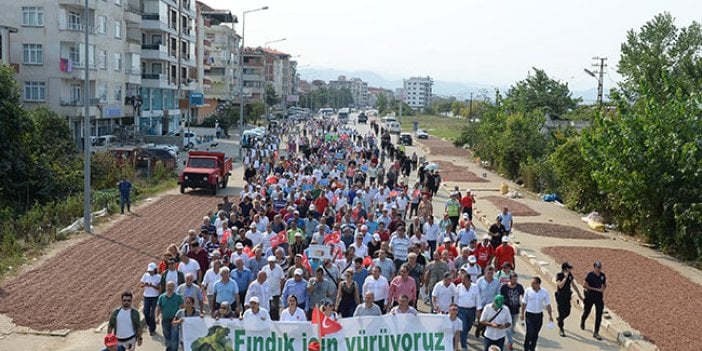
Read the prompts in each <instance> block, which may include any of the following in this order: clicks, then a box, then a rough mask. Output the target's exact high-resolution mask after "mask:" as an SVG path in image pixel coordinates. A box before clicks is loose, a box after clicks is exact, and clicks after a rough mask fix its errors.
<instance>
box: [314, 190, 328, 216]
mask: <svg viewBox="0 0 702 351" xmlns="http://www.w3.org/2000/svg"><path fill="white" fill-rule="evenodd" d="M328 205H329V200H328V199H327V197H326V196H324V194H320V195H319V197H318V198H317V200H315V201H314V206H315V208H316V210H317V212H319V213H324V210H326V209H327V206H328Z"/></svg>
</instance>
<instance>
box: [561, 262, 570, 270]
mask: <svg viewBox="0 0 702 351" xmlns="http://www.w3.org/2000/svg"><path fill="white" fill-rule="evenodd" d="M572 268H573V266H572V265H571V264H570V263H569V262H567V261H566V262H563V263H562V264H561V269H572Z"/></svg>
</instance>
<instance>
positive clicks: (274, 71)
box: [262, 48, 293, 101]
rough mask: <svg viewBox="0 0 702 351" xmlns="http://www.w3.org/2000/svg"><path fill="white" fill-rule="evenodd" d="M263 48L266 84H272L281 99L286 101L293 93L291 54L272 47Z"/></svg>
mask: <svg viewBox="0 0 702 351" xmlns="http://www.w3.org/2000/svg"><path fill="white" fill-rule="evenodd" d="M262 50H263V53H264V57H265V61H264V62H265V68H264V72H265V78H266V85H268V84H271V85H272V86H273V89H275V92H276V94H278V97H279V98H280V99H281V101H285V100H286V98H287V96H288V95H291V94H292V89H291V88H292V83H293V81H292V80H293V79H292V72H293V68H292V67H291V61H290V55H289V54H286V53H284V52H280V51H278V50H274V49H270V48H265V49H262ZM264 91H265V86H264ZM264 98H265V97H264Z"/></svg>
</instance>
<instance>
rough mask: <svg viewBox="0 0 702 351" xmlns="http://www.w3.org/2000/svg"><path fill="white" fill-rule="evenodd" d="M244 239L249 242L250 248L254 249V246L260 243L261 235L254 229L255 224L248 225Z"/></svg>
mask: <svg viewBox="0 0 702 351" xmlns="http://www.w3.org/2000/svg"><path fill="white" fill-rule="evenodd" d="M246 238H248V239H249V240H251V244H252V245H251V247H256V245H258V244H260V243H261V240H262V239H261V233H260V232H259V231H258V229H257V228H256V223H251V225H249V231H248V232H246Z"/></svg>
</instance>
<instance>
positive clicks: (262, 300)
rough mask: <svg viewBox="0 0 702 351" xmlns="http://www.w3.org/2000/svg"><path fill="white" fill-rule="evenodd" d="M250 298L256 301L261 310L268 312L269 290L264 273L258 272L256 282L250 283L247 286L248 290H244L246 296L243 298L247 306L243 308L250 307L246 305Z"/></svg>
mask: <svg viewBox="0 0 702 351" xmlns="http://www.w3.org/2000/svg"><path fill="white" fill-rule="evenodd" d="M252 297H255V298H256V299H258V303H259V305H260V306H261V307H262V308H264V309H266V311H270V300H271V288H270V285H269V284H268V276H267V275H266V272H264V271H260V272H258V276H257V277H256V280H254V281H252V282H251V284H250V285H249V288H248V290H246V296H245V297H244V301H247V304H246V305H244V307H251V306H249V305H248V302H249V301H251V298H252Z"/></svg>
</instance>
